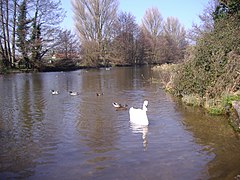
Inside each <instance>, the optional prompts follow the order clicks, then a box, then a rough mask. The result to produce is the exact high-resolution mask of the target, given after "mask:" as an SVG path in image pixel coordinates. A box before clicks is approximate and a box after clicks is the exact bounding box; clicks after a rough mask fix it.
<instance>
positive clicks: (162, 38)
mask: <svg viewBox="0 0 240 180" xmlns="http://www.w3.org/2000/svg"><path fill="white" fill-rule="evenodd" d="M142 28H143V35H144V39H145V41H148V46H147V47H145V48H147V51H146V54H147V56H148V59H149V60H148V61H149V62H152V63H160V64H161V63H166V62H167V63H174V62H178V61H179V60H181V59H183V54H184V51H185V49H186V46H187V41H186V31H185V29H184V27H183V26H182V25H181V24H180V22H179V21H178V19H177V18H173V17H168V18H167V19H166V21H164V20H163V18H162V16H161V14H160V12H159V11H158V9H156V8H150V9H148V10H147V11H146V13H145V15H144V17H143V20H142Z"/></svg>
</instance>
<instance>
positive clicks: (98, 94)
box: [96, 93, 104, 96]
mask: <svg viewBox="0 0 240 180" xmlns="http://www.w3.org/2000/svg"><path fill="white" fill-rule="evenodd" d="M103 94H104V93H96V95H97V96H102V95H103Z"/></svg>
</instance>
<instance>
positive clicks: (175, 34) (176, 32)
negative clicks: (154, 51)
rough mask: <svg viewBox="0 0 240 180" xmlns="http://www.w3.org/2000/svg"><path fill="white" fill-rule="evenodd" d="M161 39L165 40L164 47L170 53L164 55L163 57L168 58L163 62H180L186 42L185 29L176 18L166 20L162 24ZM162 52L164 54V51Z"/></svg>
mask: <svg viewBox="0 0 240 180" xmlns="http://www.w3.org/2000/svg"><path fill="white" fill-rule="evenodd" d="M161 38H163V39H165V40H164V41H165V46H167V49H169V50H170V53H171V54H168V55H165V57H169V59H166V60H165V61H167V62H178V61H180V60H182V59H183V55H184V51H185V49H186V47H187V45H188V42H187V40H186V31H185V28H184V26H183V25H181V23H180V22H179V20H178V19H177V18H174V17H168V18H167V20H166V21H165V22H164V33H163V36H162V37H161ZM164 48H166V47H164ZM164 48H163V49H164ZM163 52H164V53H165V54H166V50H164V51H163Z"/></svg>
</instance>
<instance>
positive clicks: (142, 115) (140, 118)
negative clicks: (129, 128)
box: [129, 100, 149, 126]
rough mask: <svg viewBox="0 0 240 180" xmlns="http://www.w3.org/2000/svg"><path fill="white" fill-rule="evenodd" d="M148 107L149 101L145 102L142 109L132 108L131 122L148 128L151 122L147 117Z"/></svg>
mask: <svg viewBox="0 0 240 180" xmlns="http://www.w3.org/2000/svg"><path fill="white" fill-rule="evenodd" d="M147 107H148V101H147V100H145V101H144V102H143V108H142V109H136V108H134V107H131V108H130V109H129V116H130V122H131V123H134V124H138V125H144V126H148V125H149V121H148V117H147Z"/></svg>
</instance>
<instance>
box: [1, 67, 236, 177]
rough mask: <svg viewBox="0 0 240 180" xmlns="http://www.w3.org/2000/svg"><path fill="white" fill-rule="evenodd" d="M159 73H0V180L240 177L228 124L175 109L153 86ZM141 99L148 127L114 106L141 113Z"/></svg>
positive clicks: (147, 70) (141, 70)
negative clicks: (134, 120) (74, 94)
mask: <svg viewBox="0 0 240 180" xmlns="http://www.w3.org/2000/svg"><path fill="white" fill-rule="evenodd" d="M157 76H158V75H155V74H154V73H153V72H152V71H151V69H150V68H149V67H144V68H140V67H135V68H130V67H125V68H112V69H111V70H110V71H106V70H105V69H100V70H97V69H92V70H88V71H86V70H79V71H74V72H54V73H33V74H10V75H0V84H1V86H0V141H1V147H0V179H7V178H10V179H12V178H23V179H26V178H29V179H184V180H185V179H209V178H216V179H233V178H234V177H236V176H237V175H238V174H240V169H239V167H240V159H239V157H240V151H239V147H240V144H239V138H238V136H237V135H236V134H235V133H234V132H233V131H232V129H231V127H230V126H229V125H228V123H227V120H226V119H225V118H224V117H211V116H208V115H207V114H205V113H204V112H202V111H201V110H199V109H197V108H193V107H186V106H184V105H182V104H180V103H179V102H177V100H174V99H173V98H172V97H171V96H170V95H168V94H166V93H165V92H164V91H163V90H162V89H160V88H159V87H160V86H159V85H158V84H156V83H152V81H151V79H152V77H157ZM52 89H54V90H58V91H59V94H58V95H52V94H51V90H52ZM69 91H76V92H78V95H77V96H70V95H69ZM102 93H103V94H102ZM97 94H98V95H97ZM145 99H147V100H148V101H149V106H148V111H147V114H148V119H149V121H150V124H149V126H136V125H134V124H131V123H130V122H129V113H128V110H122V111H116V110H115V108H114V107H113V106H112V102H118V103H121V104H127V105H128V107H129V108H130V107H132V106H134V107H137V108H141V107H142V103H143V101H144V100H145Z"/></svg>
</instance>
